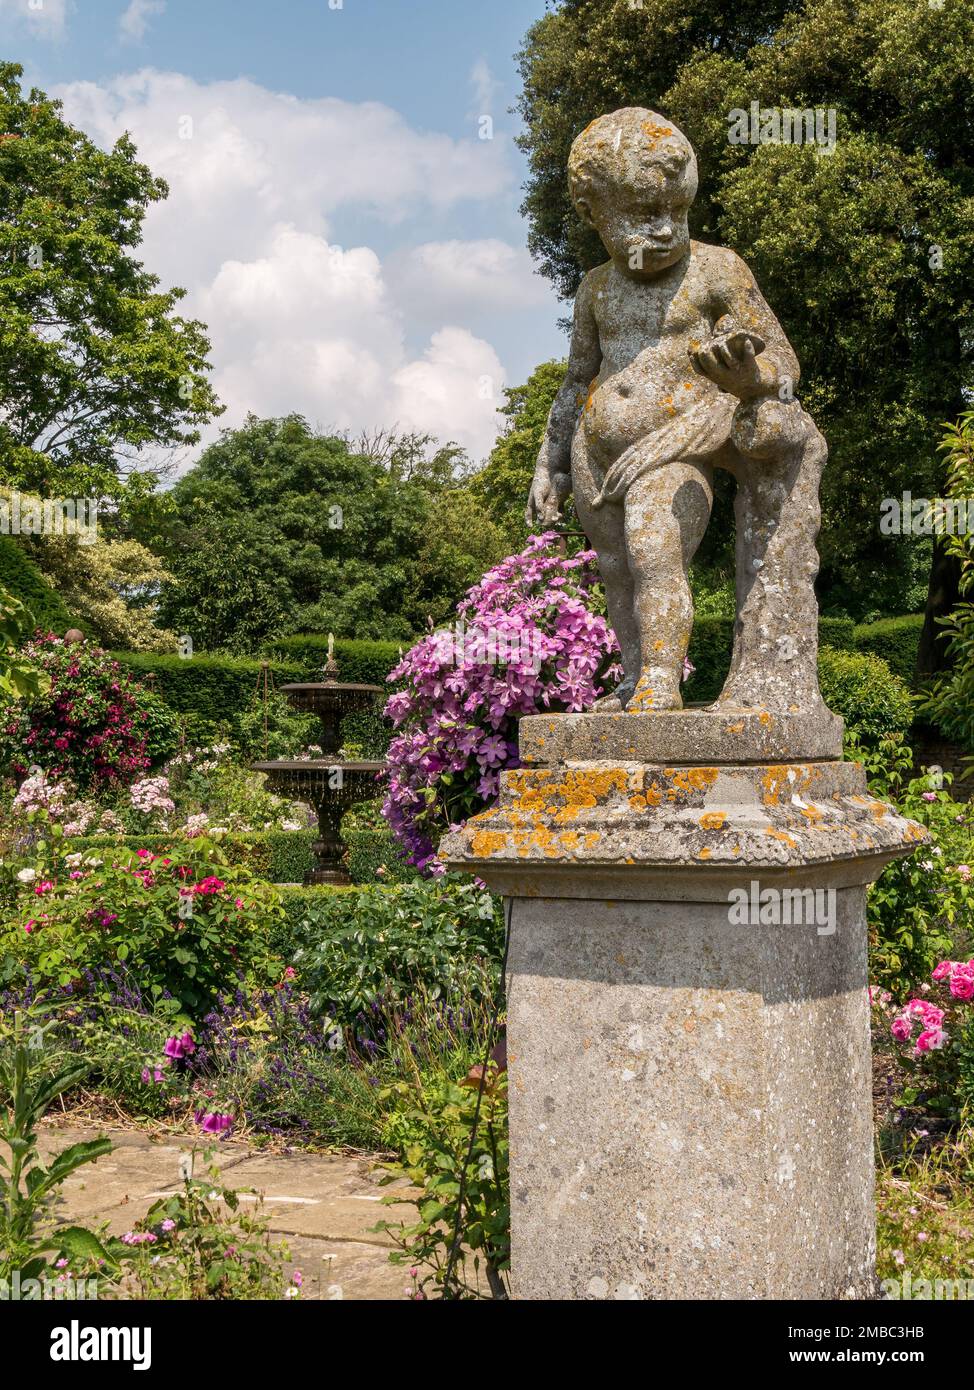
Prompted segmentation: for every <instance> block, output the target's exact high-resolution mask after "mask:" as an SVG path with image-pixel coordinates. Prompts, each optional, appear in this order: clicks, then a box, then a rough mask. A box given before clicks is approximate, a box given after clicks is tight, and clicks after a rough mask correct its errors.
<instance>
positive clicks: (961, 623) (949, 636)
mask: <svg viewBox="0 0 974 1390" xmlns="http://www.w3.org/2000/svg"><path fill="white" fill-rule="evenodd" d="M941 447H942V448H943V449H944V451H945V452H946V454H947V457H948V460H949V473H948V480H947V496H948V497H951V498H956V499H957V500H958V501H962V500H964V501H966V505H967V508H968V510H969V509H970V508H971V506H972V503H971V501H970V500H967V499H974V411H968V412H967V413H966V414H964V415H962V416H961V417H960V419H959V421H958V422H957V424H956V425H948V426H947V431H946V434H945V435H944V440H943V443H942V445H941ZM968 526H971V518H970V517H968ZM944 539H945V544H946V546H947V549H948V551H949V552H950V554H952V555H953V556H955V557H956V559H957V560H958V562H959V564H960V569H961V573H960V586H959V587H960V595H961V597H960V601H959V602H958V603H957V605H956V607H955V608H954V610H953V612H952V613H951V614H950V615H949V616H948V617H947V619H946V621H945V622H944V623H943V628H944V634H945V637H946V641H947V655H948V657H949V658H950V659H951V660H952V662H953V666H952V668H951V669H950V670H949V671H948V672H947V674H946V675H944V676H941V677H940V678H939V679H938V680H937V682H936V683H935V685H934V688H933V690H932V691H931V693H930V697H929V700H928V701H927V702H926V703H925V704H924V706H923V713H924V714H925V715H926V716H928V717H929V718H930V719H931V720H932V721H933V722H934V723H935V724H936V725H937V727H938V728H939V729H940V730H941V731H942V732H943V733H944V734H946V736H947V737H948V738H955V739H957V740H958V741H959V742H960V743H963V744H965V745H966V747H968V748H970V749H972V750H974V529H972V530H964V531H963V532H960V533H956V534H953V535H948V536H946V537H945V538H944Z"/></svg>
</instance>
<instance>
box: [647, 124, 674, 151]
mask: <svg viewBox="0 0 974 1390" xmlns="http://www.w3.org/2000/svg"><path fill="white" fill-rule="evenodd" d="M640 129H641V130H642V132H643V134H644V135H645V136H646V139H647V141H648V142H649V144H651V145H655V144H656V141H657V140H661V139H662V138H663V137H664V136H665V135H672V134H673V127H672V126H669V125H657V124H656V122H655V121H643V123H642V125H641V126H640Z"/></svg>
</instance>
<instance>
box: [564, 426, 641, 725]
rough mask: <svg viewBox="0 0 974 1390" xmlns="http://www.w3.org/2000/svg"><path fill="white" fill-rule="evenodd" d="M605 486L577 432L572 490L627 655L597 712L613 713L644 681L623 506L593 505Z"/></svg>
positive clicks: (597, 702)
mask: <svg viewBox="0 0 974 1390" xmlns="http://www.w3.org/2000/svg"><path fill="white" fill-rule="evenodd" d="M601 486H602V478H601V474H600V473H598V474H597V473H596V472H595V471H594V470H593V466H592V462H591V459H590V457H589V452H588V448H587V446H586V443H585V435H584V432H583V431H582V430H577V431H576V433H575V438H574V441H573V443H572V490H573V492H574V496H575V511H576V512H577V513H578V519H579V521H580V522H581V524H582V530H583V531H584V532H585V534H586V536H587V537H588V540H589V544H590V545H591V546H592V549H593V550H594V551H595V553H596V555H597V556H598V558H599V574H600V576H601V579H602V586H603V588H604V589H605V602H606V607H607V608H608V610H609V622H610V623H611V624H612V628H613V631H614V632H615V635H616V640H617V641H618V643H619V647H620V650H621V652H622V667H623V671H624V673H625V674H624V676H623V679H622V682H621V683H620V685H619V687H618V689H617V691H616V692H615V694H614V695H608V696H603V697H602V699H601V700H597V701H596V703H595V706H594V708H595V709H602V710H607V711H609V712H612V711H614V710H621V709H622V708H623V706H624V704H625V702H626V700H627V699H628V698H629V696H630V695H631V694H632V692H633V690H634V689H635V687H636V681H637V680H638V679H639V629H638V627H637V626H636V616H635V595H634V590H633V581H632V574H631V573H630V571H629V557H628V555H627V553H626V539H625V528H624V522H623V504H622V502H609V503H607V504H606V505H605V506H602V507H599V508H594V507H593V506H592V501H593V499H594V498H595V497H597V496H598V494H599V490H600V488H601Z"/></svg>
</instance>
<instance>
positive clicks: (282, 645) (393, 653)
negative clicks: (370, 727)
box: [267, 632, 410, 686]
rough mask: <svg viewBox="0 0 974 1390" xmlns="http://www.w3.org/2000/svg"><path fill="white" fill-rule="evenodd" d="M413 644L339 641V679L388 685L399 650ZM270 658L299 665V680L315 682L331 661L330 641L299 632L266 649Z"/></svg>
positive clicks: (317, 634) (315, 634)
mask: <svg viewBox="0 0 974 1390" xmlns="http://www.w3.org/2000/svg"><path fill="white" fill-rule="evenodd" d="M409 645H410V643H408V642H407V643H405V644H400V643H398V642H366V641H358V640H355V639H351V638H345V639H341V638H336V640H335V660H336V661H337V662H338V679H339V680H340V681H352V682H355V683H361V684H362V685H383V686H384V685H385V683H386V676H388V674H389V672H390V671H391V670H392V668H393V667H394V666H395V665H397V663H398V661H399V652H400V649H401V650H403V651H405V649H406V647H408V646H409ZM267 655H268V656H269V657H272V658H276V659H277V660H278V661H282V662H285V663H287V664H288V665H294V666H299V667H300V668H301V671H302V674H301V675H300V676H299V677H298V679H299V680H316V679H317V678H318V676H319V674H320V672H321V668H322V667H323V666H324V664H325V662H326V660H327V659H328V638H327V637H324V636H322V635H321V634H320V633H315V632H311V633H307V632H306V633H299V634H297V635H296V636H294V637H281V638H279V639H278V640H277V641H276V642H273V643H271V644H270V645H269V646H268V647H267Z"/></svg>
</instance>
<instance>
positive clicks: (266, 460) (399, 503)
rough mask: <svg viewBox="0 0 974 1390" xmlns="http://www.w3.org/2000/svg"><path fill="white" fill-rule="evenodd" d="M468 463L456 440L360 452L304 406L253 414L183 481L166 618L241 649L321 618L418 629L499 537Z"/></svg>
mask: <svg viewBox="0 0 974 1390" xmlns="http://www.w3.org/2000/svg"><path fill="white" fill-rule="evenodd" d="M363 447H365V446H363ZM417 447H418V446H417ZM441 456H445V457H442V458H441ZM437 459H441V462H442V464H443V466H440V465H439V464H437V462H436V460H437ZM457 464H458V458H457V451H456V449H455V448H453V447H451V446H447V448H446V449H445V450H440V451H438V453H437V455H436V456H435V457H434V459H432V460H425V461H424V460H423V459H421V458H419V457H415V458H413V459H412V461H411V462H409V461H405V460H404V459H403V458H402V457H399V456H398V454H397V450H395V449H393V450H392V451H391V452H389V451H388V450H386V451H385V452H381V451H380V455H379V456H378V457H376V456H370V454H369V453H367V452H359V453H356V452H353V450H352V448H351V447H350V446H349V444H348V442H347V441H346V440H344V439H341V438H336V437H334V436H325V435H320V434H316V433H315V432H314V431H313V430H312V429H311V428H310V426H309V425H308V424H307V422H306V421H305V420H303V419H302V418H301V417H299V416H289V417H287V418H286V419H280V420H258V419H256V418H255V417H249V418H248V420H247V422H246V423H245V424H244V425H243V426H242V427H241V428H240V429H238V430H234V431H227V432H225V433H224V435H223V436H222V438H221V439H220V440H219V442H218V443H216V444H213V445H211V446H210V447H209V448H208V449H207V450H206V451H205V452H204V454H203V456H202V458H201V459H200V461H199V463H198V464H197V466H196V467H195V468H193V469H192V470H191V471H190V472H189V473H187V474H186V475H185V477H183V478H182V479H181V480H180V481H179V483H178V484H177V485H176V487H175V488H173V490H172V493H171V500H172V507H173V512H172V515H171V517H169V518H163V521H162V523H161V524H162V535H161V536H160V537H159V538H158V540H157V541H156V544H157V546H158V548H160V549H161V552H162V553H163V554H164V555H165V558H166V562H167V564H168V565H169V568H170V569H171V571H172V573H173V575H174V576H175V582H174V583H173V584H170V585H166V586H165V587H164V589H163V595H162V601H161V605H160V619H161V621H162V622H164V623H165V625H166V626H168V627H171V628H173V629H174V630H176V631H177V632H179V633H186V634H188V635H189V636H190V637H192V639H193V641H194V643H195V645H196V647H197V648H199V649H201V650H204V649H205V650H215V649H216V648H219V647H223V648H228V649H230V650H232V651H235V652H238V653H248V652H255V651H257V650H259V649H260V648H261V647H262V646H265V645H266V644H267V643H268V642H270V641H273V640H275V639H277V638H278V637H281V636H284V635H287V634H288V633H293V632H307V631H309V630H310V631H314V632H329V631H332V632H335V633H338V634H339V635H341V636H349V637H350V636H352V635H355V636H364V637H371V638H383V639H394V640H396V641H408V640H409V639H410V638H411V636H412V634H413V633H414V632H416V631H417V630H419V629H421V628H423V627H425V625H426V621H427V616H428V615H432V616H434V617H436V618H439V617H440V616H441V615H443V614H445V613H447V612H449V611H450V609H451V608H452V606H453V604H454V603H455V601H456V600H457V599H458V598H459V597H460V595H461V594H462V593H463V590H464V585H465V583H466V576H467V575H468V574H470V573H474V574H475V575H479V574H480V573H482V570H483V567H484V565H485V564H487V563H489V561H490V559H492V558H494V556H495V554H496V552H497V550H498V549H499V548H500V542H499V539H498V537H497V535H496V533H495V531H494V528H493V527H492V524H491V523H490V522H489V520H488V519H487V518H486V517H485V516H484V515H483V512H482V510H480V509H478V508H476V507H474V505H473V503H472V500H471V499H470V498H469V497H465V498H461V497H459V496H455V495H454V494H455V493H456V492H458V491H459V485H460V483H459V479H458V478H454V477H453V475H452V471H451V470H455V469H456V467H457ZM344 674H345V675H346V678H348V672H345V673H344Z"/></svg>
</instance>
